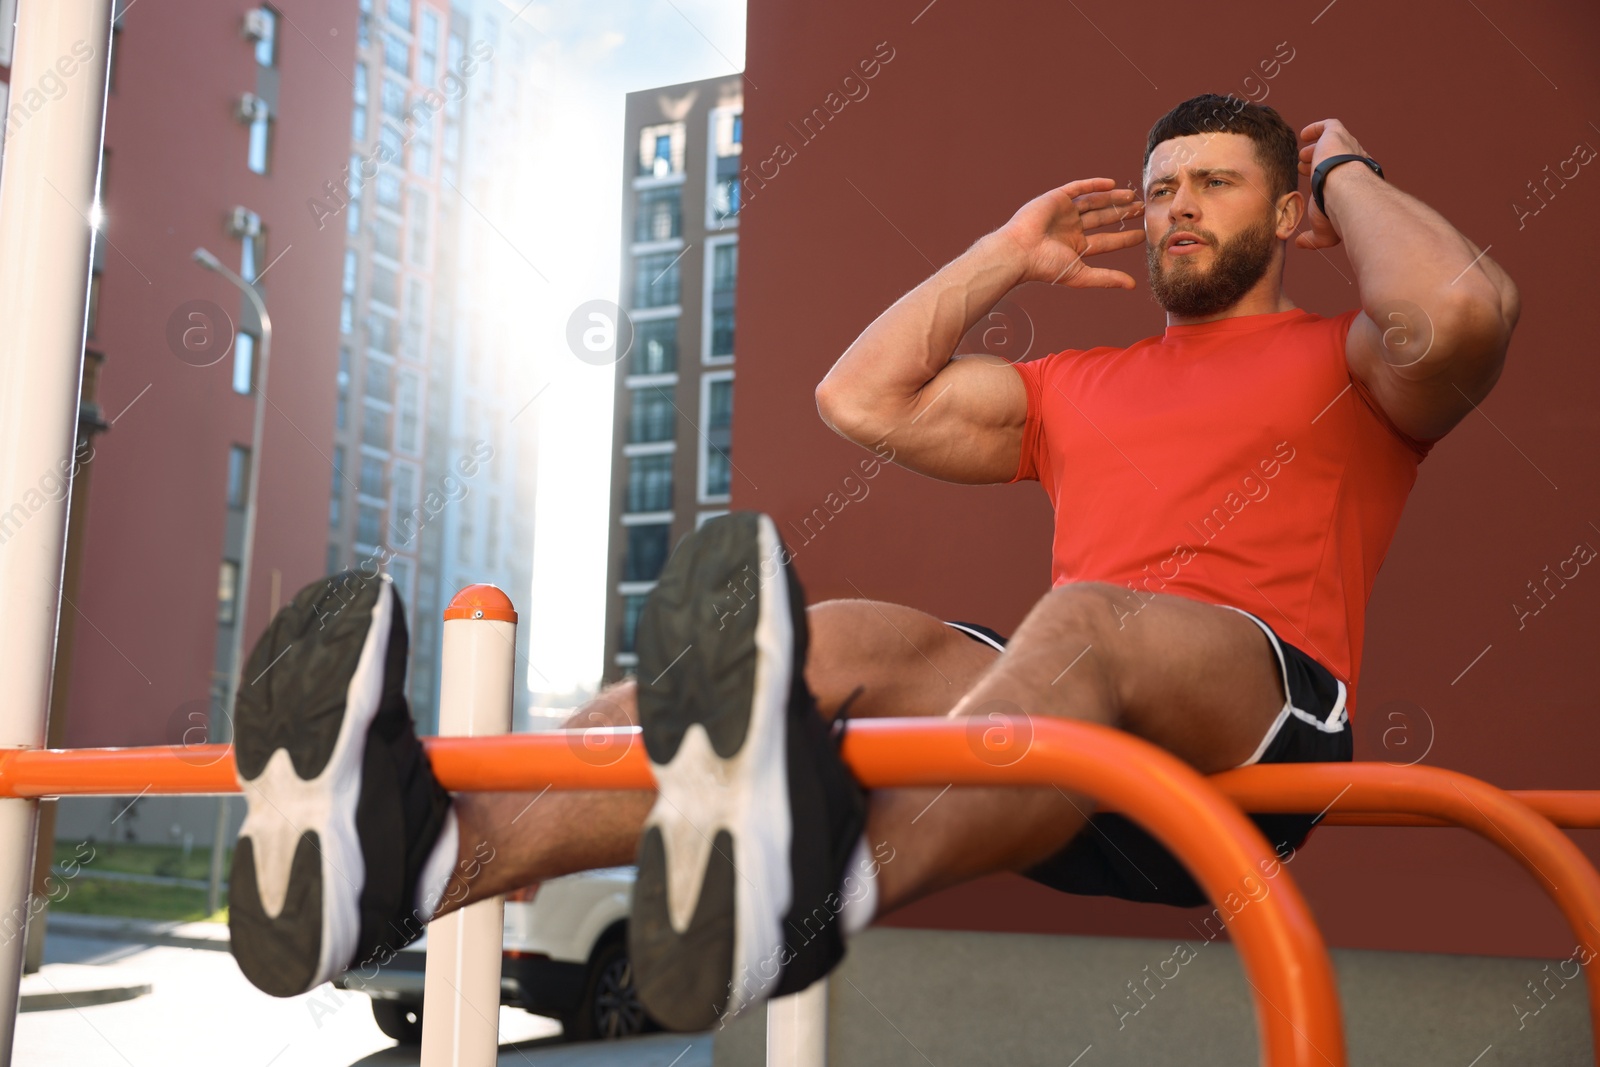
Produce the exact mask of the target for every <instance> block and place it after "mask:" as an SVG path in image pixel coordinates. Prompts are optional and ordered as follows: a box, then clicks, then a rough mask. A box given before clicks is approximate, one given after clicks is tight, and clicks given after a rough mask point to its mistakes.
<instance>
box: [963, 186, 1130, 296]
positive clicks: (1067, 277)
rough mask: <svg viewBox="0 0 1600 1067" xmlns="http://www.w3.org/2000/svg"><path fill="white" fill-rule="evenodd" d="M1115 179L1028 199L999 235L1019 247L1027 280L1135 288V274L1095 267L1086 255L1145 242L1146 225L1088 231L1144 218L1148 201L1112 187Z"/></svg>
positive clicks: (1085, 287) (1058, 283)
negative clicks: (1123, 228)
mask: <svg viewBox="0 0 1600 1067" xmlns="http://www.w3.org/2000/svg"><path fill="white" fill-rule="evenodd" d="M1115 185H1116V182H1115V181H1114V180H1113V179H1111V178H1080V179H1078V180H1077V181H1071V182H1068V183H1067V184H1065V185H1063V186H1060V187H1058V188H1055V189H1051V190H1050V191H1049V192H1047V193H1045V194H1044V195H1042V196H1037V197H1035V198H1034V199H1032V200H1030V201H1028V202H1027V203H1026V204H1024V205H1022V207H1021V208H1019V209H1018V210H1017V213H1016V214H1015V215H1013V216H1011V221H1009V222H1007V223H1006V224H1005V225H1004V226H1002V227H1000V229H999V230H997V231H995V232H996V233H997V234H999V235H1002V236H1004V237H1005V238H1006V239H1007V240H1009V241H1010V242H1011V244H1012V245H1014V246H1015V247H1016V250H1017V254H1018V256H1020V257H1021V259H1022V264H1023V277H1022V280H1023V281H1028V282H1047V283H1049V284H1051V285H1066V286H1070V287H1072V288H1074V289H1132V288H1133V287H1134V281H1133V278H1132V276H1131V275H1128V274H1126V273H1124V272H1123V271H1120V270H1112V269H1110V268H1108V267H1091V266H1089V265H1088V263H1087V262H1085V259H1086V257H1088V256H1094V255H1099V254H1100V253H1102V252H1114V251H1116V250H1118V249H1121V248H1134V247H1137V246H1139V245H1142V244H1144V226H1143V225H1142V224H1141V225H1139V226H1135V227H1133V228H1131V229H1125V230H1121V231H1112V232H1106V233H1089V232H1088V231H1090V230H1097V229H1100V228H1101V227H1103V226H1110V225H1112V224H1114V223H1122V222H1123V221H1124V220H1126V219H1142V218H1143V217H1144V201H1143V200H1140V199H1139V194H1138V193H1136V192H1135V191H1134V190H1132V189H1117V188H1114V186H1115Z"/></svg>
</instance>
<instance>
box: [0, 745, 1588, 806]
mask: <svg viewBox="0 0 1600 1067" xmlns="http://www.w3.org/2000/svg"><path fill="white" fill-rule="evenodd" d="M858 721H859V720H858ZM852 728H853V724H852ZM638 733H639V728H638V727H636V726H624V727H615V728H612V727H602V728H598V729H590V730H552V731H549V732H547V733H545V734H513V735H510V736H507V737H501V738H495V739H494V740H493V743H494V744H495V745H496V746H500V747H502V748H503V750H504V756H505V758H504V759H501V760H496V759H490V760H488V761H487V762H485V761H484V760H482V759H481V758H480V757H477V756H473V755H471V754H470V749H471V747H472V746H475V745H477V744H479V741H478V740H471V741H468V742H467V743H466V745H465V746H463V745H462V744H461V742H462V741H463V740H464V739H462V738H447V737H424V738H423V739H422V743H423V746H424V747H425V748H427V750H428V757H429V761H430V762H431V763H433V764H434V765H435V771H436V773H439V776H440V781H442V782H444V784H445V786H446V787H447V788H449V789H451V790H452V791H454V792H457V793H468V792H516V791H519V790H529V791H536V790H539V789H543V788H544V787H545V786H547V785H549V786H551V787H552V788H555V789H653V788H655V780H654V779H653V778H651V777H650V776H649V768H648V766H647V765H646V764H643V763H640V764H638V765H635V764H634V762H633V761H632V760H631V759H628V758H624V757H623V756H621V755H619V754H620V753H625V752H626V751H627V749H628V748H629V747H631V746H632V745H633V744H634V740H633V739H634V738H637V736H638ZM550 737H557V738H566V739H567V743H568V744H569V745H571V746H572V747H573V749H574V750H575V751H578V752H581V753H582V755H581V756H580V760H581V761H582V762H583V763H584V764H585V765H586V766H585V768H583V769H579V768H575V767H566V768H562V769H561V773H560V774H558V775H551V774H549V773H543V774H542V775H541V772H539V771H538V770H535V767H536V765H537V762H538V761H539V760H540V759H542V758H543V757H542V753H543V752H544V750H545V747H546V746H547V745H548V744H549V743H550V742H549V738H550ZM441 761H442V762H443V766H444V770H443V771H442V772H440V769H439V764H440V763H441ZM619 761H620V763H621V768H622V769H621V770H618V771H609V770H605V768H607V767H609V766H611V765H612V764H613V763H616V762H619ZM474 765H480V766H481V767H482V770H483V771H484V775H483V776H475V775H474V773H473V767H474ZM1269 766H1270V765H1269ZM1292 766H1293V767H1294V768H1296V769H1297V770H1300V769H1304V768H1306V767H1308V766H1315V764H1304V763H1297V764H1293V765H1292ZM1339 766H1341V767H1362V766H1374V767H1379V766H1381V767H1390V768H1392V769H1396V770H1404V768H1393V767H1392V765H1391V764H1387V763H1384V764H1370V765H1369V764H1364V763H1348V764H1340V765H1339ZM1264 769H1266V768H1264V767H1262V766H1260V765H1257V766H1252V767H1247V768H1243V769H1240V770H1236V771H1228V772H1226V774H1224V775H1217V776H1215V777H1214V778H1213V779H1212V784H1214V785H1217V786H1219V787H1220V788H1222V790H1223V792H1224V793H1225V794H1229V795H1232V796H1233V799H1234V800H1235V801H1236V802H1237V801H1239V800H1240V799H1241V798H1240V796H1239V795H1234V789H1235V786H1234V785H1233V784H1232V783H1235V782H1242V783H1248V782H1250V781H1251V779H1252V778H1253V776H1255V775H1258V774H1259V773H1260V772H1261V771H1262V770H1264ZM641 775H642V776H641ZM1234 776H1237V777H1234ZM553 778H559V779H560V781H553V780H552V779H553ZM1240 788H1243V786H1241V787H1240ZM1251 788H1254V787H1251ZM238 791H239V785H238V783H237V782H236V781H235V780H234V776H233V759H232V753H231V752H230V751H229V748H228V746H227V745H171V746H152V747H148V748H56V749H12V750H9V751H0V798H4V797H55V796H133V795H135V794H139V793H145V794H150V795H162V794H166V795H174V794H183V795H186V794H196V793H201V794H205V793H209V794H216V793H237V792H238ZM1505 793H1506V795H1507V796H1509V797H1512V798H1513V799H1515V800H1518V801H1520V802H1522V803H1523V804H1526V805H1527V806H1528V807H1529V808H1532V809H1533V810H1534V811H1536V812H1538V813H1539V814H1540V815H1543V816H1544V817H1545V818H1547V819H1549V820H1550V821H1551V822H1552V823H1554V824H1555V825H1556V826H1561V827H1566V828H1568V829H1600V790H1596V789H1508V790H1505ZM1287 803H1288V801H1287V800H1284V801H1279V800H1276V799H1271V800H1263V801H1262V802H1261V806H1260V807H1258V808H1255V809H1249V808H1247V809H1246V810H1259V811H1285V810H1288V809H1286V808H1285V807H1284V805H1285V804H1287ZM1341 807H1342V805H1341ZM1101 810H1104V811H1115V810H1117V808H1116V806H1115V805H1113V804H1109V803H1107V804H1102V805H1101ZM1310 810H1321V805H1318V806H1317V807H1316V808H1313V809H1310ZM1322 825H1324V826H1453V825H1455V824H1454V823H1453V822H1451V821H1450V820H1448V819H1436V818H1432V817H1430V816H1426V815H1416V814H1410V813H1406V812H1380V811H1342V810H1333V811H1329V812H1328V814H1327V815H1326V816H1325V817H1324V818H1323V820H1322Z"/></svg>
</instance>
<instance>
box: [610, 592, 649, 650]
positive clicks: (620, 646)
mask: <svg viewBox="0 0 1600 1067" xmlns="http://www.w3.org/2000/svg"><path fill="white" fill-rule="evenodd" d="M645 596H646V594H644V593H630V594H628V595H627V596H625V597H623V598H622V633H621V634H620V635H619V637H618V641H617V651H618V652H632V651H633V650H634V648H633V641H634V638H635V637H636V636H638V633H639V616H640V615H641V614H642V613H643V612H644V602H645Z"/></svg>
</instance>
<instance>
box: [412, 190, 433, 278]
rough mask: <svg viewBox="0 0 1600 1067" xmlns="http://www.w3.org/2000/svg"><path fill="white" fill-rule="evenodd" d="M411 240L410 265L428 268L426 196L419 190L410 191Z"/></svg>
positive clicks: (427, 204)
mask: <svg viewBox="0 0 1600 1067" xmlns="http://www.w3.org/2000/svg"><path fill="white" fill-rule="evenodd" d="M410 195H411V219H410V225H411V238H410V240H409V241H408V242H407V243H408V244H409V245H410V249H409V251H410V254H411V265H412V266H414V267H422V268H424V269H426V268H427V266H428V222H429V218H428V207H429V203H428V194H427V193H425V192H423V191H422V190H421V189H412V190H411V194H410Z"/></svg>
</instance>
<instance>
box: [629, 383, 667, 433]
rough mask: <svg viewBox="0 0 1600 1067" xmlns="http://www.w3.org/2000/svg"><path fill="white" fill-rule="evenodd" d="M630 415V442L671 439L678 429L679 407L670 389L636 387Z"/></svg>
mask: <svg viewBox="0 0 1600 1067" xmlns="http://www.w3.org/2000/svg"><path fill="white" fill-rule="evenodd" d="M631 392H632V393H633V410H632V411H631V412H630V413H629V416H628V443H629V444H642V443H645V442H648V441H670V440H672V437H673V433H674V432H675V430H676V421H677V420H676V418H675V416H676V415H677V414H678V412H677V409H676V408H674V407H673V406H672V393H671V391H670V389H634V390H631Z"/></svg>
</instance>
